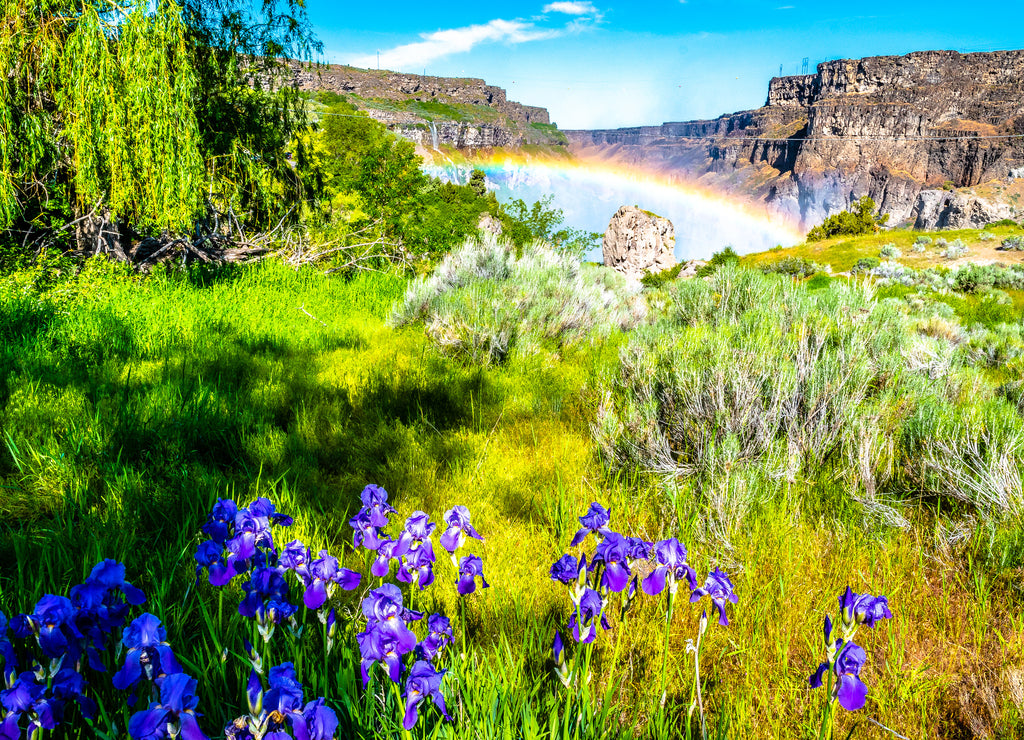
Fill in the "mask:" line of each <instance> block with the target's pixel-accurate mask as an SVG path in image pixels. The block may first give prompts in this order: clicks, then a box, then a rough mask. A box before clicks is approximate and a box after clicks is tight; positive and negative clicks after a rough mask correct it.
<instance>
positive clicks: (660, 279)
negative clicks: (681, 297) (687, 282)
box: [640, 262, 684, 288]
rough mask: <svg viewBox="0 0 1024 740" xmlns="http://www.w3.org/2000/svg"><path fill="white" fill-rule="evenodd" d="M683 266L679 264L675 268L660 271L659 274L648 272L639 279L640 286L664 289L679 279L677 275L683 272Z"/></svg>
mask: <svg viewBox="0 0 1024 740" xmlns="http://www.w3.org/2000/svg"><path fill="white" fill-rule="evenodd" d="M683 265H684V263H683V262H680V263H678V264H677V265H676V266H675V267H670V268H668V269H667V270H662V271H661V272H654V273H651V272H649V273H647V274H646V275H644V276H643V277H642V278H640V284H641V285H643V286H644V287H645V288H661V287H664V286H665V285H667V284H668V283H671V282H672V281H673V280H675V279H676V278H678V277H679V273H680V272H682V270H683Z"/></svg>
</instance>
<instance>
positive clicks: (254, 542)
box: [227, 509, 274, 560]
mask: <svg viewBox="0 0 1024 740" xmlns="http://www.w3.org/2000/svg"><path fill="white" fill-rule="evenodd" d="M273 547H274V536H273V534H271V532H270V520H269V519H268V518H267V517H262V516H257V515H256V514H253V513H252V512H251V511H250V510H249V509H239V510H238V513H237V514H235V534H234V537H232V538H231V539H229V540H228V541H227V548H228V550H230V551H231V552H232V553H233V554H234V555H235V557H236V558H237V559H238V560H250V559H252V558H254V557H255V556H256V552H257V549H258V548H265V549H268V550H269V549H273Z"/></svg>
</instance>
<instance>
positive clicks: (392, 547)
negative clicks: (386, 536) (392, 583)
mask: <svg viewBox="0 0 1024 740" xmlns="http://www.w3.org/2000/svg"><path fill="white" fill-rule="evenodd" d="M405 553H406V551H405V550H402V548H401V546H400V543H399V542H398V540H382V541H381V543H380V546H379V547H378V548H377V557H376V558H374V560H373V563H372V564H371V565H370V574H371V575H372V576H373V577H374V578H384V577H385V576H387V574H388V572H389V571H390V570H391V561H392V560H398V559H399V558H400V557H402V556H403V555H405Z"/></svg>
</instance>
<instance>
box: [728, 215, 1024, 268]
mask: <svg viewBox="0 0 1024 740" xmlns="http://www.w3.org/2000/svg"><path fill="white" fill-rule="evenodd" d="M982 231H987V232H989V233H991V234H994V235H995V236H996V237H997V238H996V239H995V240H993V241H987V242H983V241H981V240H980V238H979V236H978V235H979V234H980V233H981V232H982ZM1022 232H1024V230H1022V229H1021V228H1020V227H1012V226H996V227H992V228H990V229H958V230H954V231H933V232H922V231H910V230H903V229H894V230H892V231H880V232H878V233H876V234H865V235H863V236H855V237H850V236H838V237H833V238H831V239H824V240H822V241H819V242H804V243H803V244H797V245H795V246H793V247H788V248H784V249H778V248H775V249H769V250H767V251H764V252H756V253H753V254H748V255H744V256H743V257H742V258H741V263H742V264H745V265H749V266H751V267H760V266H761V265H765V264H770V263H772V262H776V261H778V260H780V259H784V258H786V257H796V258H803V259H810V260H814V261H815V262H817V263H819V264H822V265H826V264H828V265H831V266H832V269H833V270H834V271H835V272H847V271H849V270H850V269H852V268H853V266H854V265H855V264H856V263H857V260H859V259H862V258H864V257H875V258H878V253H879V250H881V248H882V247H883V246H884V245H886V244H894V245H896V247H897V248H898V249H899V250H900V251H901V252H902V253H903V254H902V256H901V257H899V258H898V259H897V261H898V262H901V263H903V264H905V265H908V266H909V267H913V268H917V269H919V268H922V267H937V266H944V265H945V266H949V265H952V264H959V263H962V262H969V261H978V260H979V259H980V260H984V261H996V260H999V261H1002V262H1006V263H1013V262H1021V261H1024V253H1022V252H997V251H996V250H995V247H997V246H999V243H1000V242H1001V241H1002V240H1003V239H1004V238H1005V237H1007V236H1011V235H1020V234H1021V233H1022ZM920 236H927V237H930V238H931V239H932V240H933V242H932V243H931V244H928V245H927V246H926V251H925V252H923V253H920V254H918V253H915V252H913V251H911V246H913V244H914V242H915V241H916V240H917V238H918V237H920ZM937 239H945V240H946V241H948V242H952V241H953V240H955V239H961V240H963V242H964V244H966V245H967V246H968V248H970V249H971V251H972V254H969V255H967V256H966V257H964V258H962V259H960V260H952V261H951V260H946V259H944V258H943V257H941V256H940V255H939V252H940V251H941V250H940V249H939V248H938V247H936V245H935V242H934V240H937Z"/></svg>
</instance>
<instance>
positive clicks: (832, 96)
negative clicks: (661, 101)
mask: <svg viewBox="0 0 1024 740" xmlns="http://www.w3.org/2000/svg"><path fill="white" fill-rule="evenodd" d="M565 134H566V135H567V136H568V138H569V141H570V147H571V149H572V150H573V151H574V152H576V153H577V154H579V155H581V156H584V157H588V158H596V159H602V160H607V161H614V162H616V163H618V164H629V165H635V166H640V167H644V168H646V169H649V170H655V171H659V172H661V173H664V174H666V175H669V176H676V177H679V178H683V179H689V180H697V181H699V182H701V183H703V184H706V185H708V186H711V187H714V188H717V189H720V190H723V191H726V192H731V193H734V194H737V195H742V196H746V197H751V198H754V199H756V200H760V201H762V202H764V203H766V204H767V206H768V207H769V209H770V210H773V211H775V212H778V213H780V214H784V215H786V216H788V217H792V218H797V219H799V220H800V221H801V222H802V224H803V225H804V226H805V227H809V226H813V225H815V224H817V223H820V222H821V221H822V220H823V219H824V218H825V217H826V216H828V215H830V214H832V213H836V212H838V211H841V210H844V209H845V208H846V207H847V206H848V205H849V204H850V203H852V202H853V201H854V200H856V199H858V198H860V197H861V196H863V195H869V196H871V197H872V198H874V199H875V201H876V202H877V203H878V204H879V205H880V207H881V208H882V210H883V211H884V212H885V213H888V214H890V217H891V218H890V221H891V222H892V223H906V222H911V223H912V222H919V221H920V219H921V218H924V219H925V223H919V224H918V225H919V226H928V227H931V226H942V225H961V224H959V223H952V222H949V223H942V218H943V216H942V213H945V214H946V215H945V218H946V219H947V221H948V219H950V218H952V216H951V215H950V214H951V213H953V214H956V213H967V212H974V213H975V214H976V216H975V218H976V219H982V218H984V213H985V212H986V208H987V205H985V204H984V202H982V205H981V206H979V205H978V204H977V203H973V204H967V205H966V206H965V205H964V204H963V203H961V204H960V206H956V207H953V208H952V211H951V210H950V209H949V208H947V209H946V211H945V212H944V211H942V209H936V208H935V207H934V203H935V201H936V197H935V196H934V194H933V193H932V194H928V195H926V196H925V197H924V198H923V199H922V197H921V194H922V192H925V193H928V191H935V190H941V189H942V188H945V189H946V190H950V189H961V190H962V189H973V188H975V187H981V188H982V189H984V188H985V187H986V186H989V185H990V184H992V183H998V182H1005V181H1006V180H1007V179H1010V178H1012V177H1014V176H1021V175H1024V169H1022V168H1024V138H1022V135H1024V51H1004V52H991V53H984V54H959V53H957V52H952V51H930V52H918V53H914V54H908V55H906V56H902V57H893V56H889V57H870V58H866V59H859V60H838V61H832V62H825V63H823V64H819V65H818V67H817V72H816V74H811V75H800V76H794V77H780V78H775V79H773V80H772V81H771V82H770V84H769V88H768V99H767V101H766V103H765V105H764V106H763V107H761V108H759V109H757V110H752V111H744V112H741V113H735V114H731V115H726V116H722V117H720V118H717V119H715V120H711V121H687V122H681V123H665V124H662V125H661V126H645V127H638V128H628V129H616V130H609V131H566V132H565ZM991 190H992V188H991V187H989V189H988V191H986V192H987V193H989V194H991V192H990V191H991ZM972 197H974V195H973V191H970V192H958V193H955V194H954V195H951V196H949V197H948V198H947V199H946V200H947V201H956V199H957V198H959V199H960V200H961V201H962V200H964V199H970V198H972ZM979 197H980V196H979ZM923 208H924V209H926V210H927V211H928V214H929V215H927V216H923V215H922V209H923ZM979 209H980V212H981V214H982V215H977V213H978V212H979ZM987 212H991V213H1007V214H1010V215H1017V216H1018V217H1019V215H1022V214H1024V203H1022V204H1020V206H1019V207H1018V206H1017V204H1016V203H1002V204H998V206H993V208H990V209H988V211H987ZM919 217H920V218H919ZM929 219H931V220H932V221H933V222H931V223H929V222H928V221H929ZM936 219H937V220H936Z"/></svg>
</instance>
